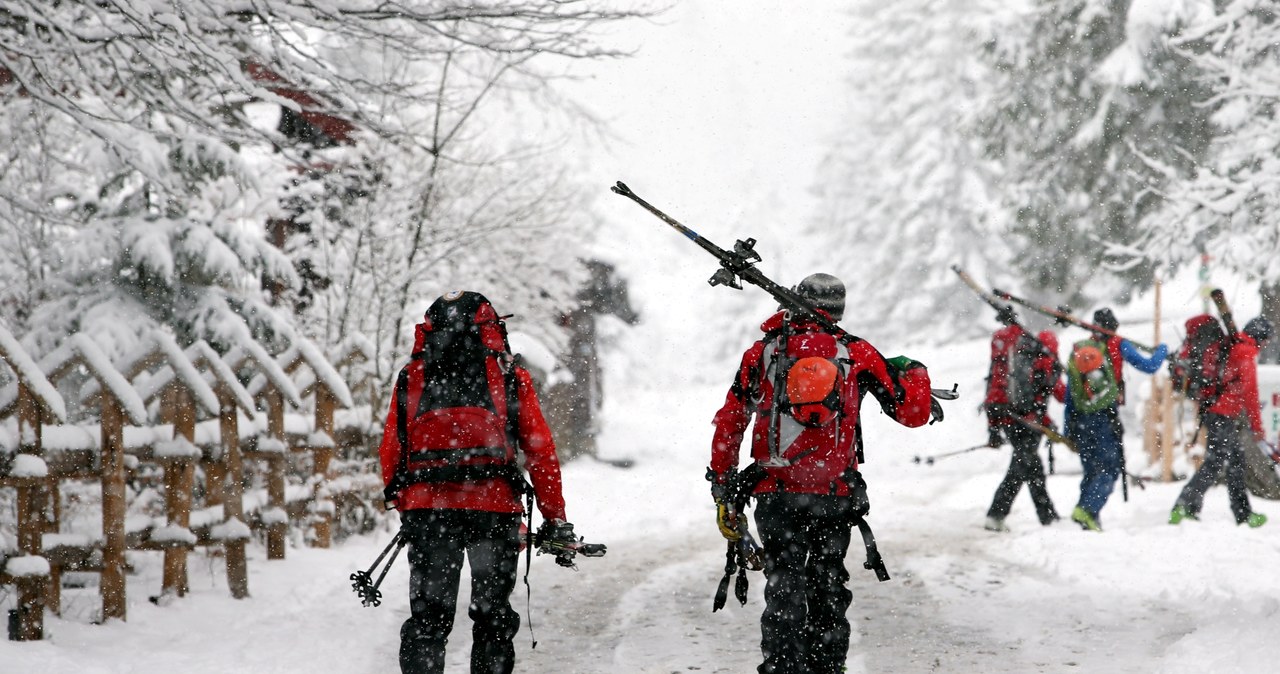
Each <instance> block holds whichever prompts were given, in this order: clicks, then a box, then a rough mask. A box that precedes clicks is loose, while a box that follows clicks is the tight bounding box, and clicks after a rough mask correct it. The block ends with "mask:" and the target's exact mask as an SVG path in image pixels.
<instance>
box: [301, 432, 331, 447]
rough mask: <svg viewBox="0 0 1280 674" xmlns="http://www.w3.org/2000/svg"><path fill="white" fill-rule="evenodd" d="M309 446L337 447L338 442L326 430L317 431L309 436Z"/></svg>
mask: <svg viewBox="0 0 1280 674" xmlns="http://www.w3.org/2000/svg"><path fill="white" fill-rule="evenodd" d="M307 446H308V447H336V446H337V443H335V442H334V441H333V438H331V437H329V434H328V433H325V432H324V431H315V432H314V433H312V434H311V435H308V436H307Z"/></svg>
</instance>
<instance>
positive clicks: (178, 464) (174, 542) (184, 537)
mask: <svg viewBox="0 0 1280 674" xmlns="http://www.w3.org/2000/svg"><path fill="white" fill-rule="evenodd" d="M157 365H164V366H165V367H163V368H161V369H160V370H159V371H157V372H155V373H153V374H152V375H151V376H150V377H148V378H146V380H145V381H143V382H142V383H141V384H140V385H139V386H140V388H139V391H138V393H139V395H140V396H142V399H143V402H150V401H151V400H152V399H154V398H159V399H160V401H161V402H160V421H161V423H167V424H171V425H172V427H173V435H172V437H171V438H170V439H168V440H167V441H163V440H162V441H160V442H156V443H155V444H154V446H153V447H152V457H151V458H153V459H154V460H155V461H156V462H157V463H159V464H160V465H161V466H163V468H164V500H165V519H166V522H165V527H164V528H163V529H162V530H159V531H153V532H152V534H151V541H150V542H149V544H148V546H147V549H160V550H162V551H163V553H164V570H163V575H162V580H161V590H160V592H161V595H162V596H178V597H181V596H185V595H186V593H187V590H188V585H187V554H188V552H189V551H190V549H191V548H192V547H194V546H195V544H196V536H195V534H194V533H192V532H191V529H190V526H191V509H192V506H193V503H192V501H193V492H194V491H195V462H196V461H197V460H198V459H199V458H200V450H199V449H198V448H197V447H196V446H195V437H196V435H195V428H196V417H197V415H198V414H199V411H200V408H203V410H204V411H205V413H206V414H209V415H217V414H218V411H219V405H218V398H217V395H216V394H214V392H213V389H212V388H210V386H209V384H208V383H207V382H206V381H205V379H204V377H203V376H202V375H201V374H200V372H199V370H197V368H196V366H195V364H194V363H193V362H192V361H191V358H190V357H189V356H188V355H187V353H185V352H183V350H182V349H181V348H180V347H179V346H178V344H177V342H175V341H174V339H173V338H172V337H171V336H169V335H168V333H165V332H161V331H154V332H153V333H152V334H151V340H150V344H149V345H148V347H147V348H146V349H145V350H144V351H142V352H140V353H135V354H133V355H132V356H130V357H129V358H127V359H126V362H125V363H123V364H122V365H121V371H122V372H123V374H124V376H125V377H126V378H127V379H129V380H131V381H132V380H134V379H135V378H137V377H138V375H140V374H142V373H143V372H144V371H145V370H147V369H148V368H150V367H153V366H157Z"/></svg>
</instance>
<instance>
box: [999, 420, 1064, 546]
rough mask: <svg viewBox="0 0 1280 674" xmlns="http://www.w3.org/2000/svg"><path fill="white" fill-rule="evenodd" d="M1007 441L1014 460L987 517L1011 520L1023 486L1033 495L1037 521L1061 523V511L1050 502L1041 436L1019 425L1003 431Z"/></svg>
mask: <svg viewBox="0 0 1280 674" xmlns="http://www.w3.org/2000/svg"><path fill="white" fill-rule="evenodd" d="M1004 432H1005V437H1007V438H1009V444H1010V445H1013V458H1012V459H1011V460H1010V461H1009V470H1008V471H1006V472H1005V474H1004V479H1003V480H1001V481H1000V486H998V487H996V494H995V497H994V498H992V499H991V507H990V508H989V509H988V510H987V517H994V518H996V519H998V520H1002V519H1004V518H1006V517H1008V516H1009V511H1010V510H1011V509H1012V508H1013V500H1014V499H1015V498H1017V496H1018V492H1019V491H1020V490H1021V489H1022V484H1023V483H1024V482H1025V483H1026V484H1027V491H1029V492H1031V502H1032V503H1033V504H1034V505H1035V507H1036V517H1037V518H1038V519H1039V520H1040V523H1041V524H1050V523H1052V522H1053V521H1054V520H1056V519H1058V511H1057V510H1054V508H1053V501H1051V500H1049V490H1048V489H1046V488H1045V477H1044V464H1043V463H1041V462H1040V433H1038V432H1036V431H1034V430H1032V429H1030V428H1027V427H1026V426H1023V425H1022V424H1020V423H1018V422H1016V421H1015V422H1013V424H1011V425H1009V426H1005V427H1004Z"/></svg>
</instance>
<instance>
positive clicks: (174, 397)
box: [160, 388, 196, 597]
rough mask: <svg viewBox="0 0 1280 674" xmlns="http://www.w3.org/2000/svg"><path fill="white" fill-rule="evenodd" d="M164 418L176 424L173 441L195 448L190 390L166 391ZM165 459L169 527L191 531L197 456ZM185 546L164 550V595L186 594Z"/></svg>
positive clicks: (194, 424)
mask: <svg viewBox="0 0 1280 674" xmlns="http://www.w3.org/2000/svg"><path fill="white" fill-rule="evenodd" d="M160 410H161V420H162V421H163V422H166V423H170V424H173V444H175V445H177V444H178V443H184V444H186V445H190V446H191V447H192V448H194V447H195V440H196V401H195V397H194V396H193V395H192V394H191V392H190V391H187V390H184V389H180V388H173V389H170V390H168V391H166V394H165V397H164V398H163V399H162V401H161V405H160ZM174 454H175V455H174V456H169V457H165V459H164V502H165V518H166V519H167V520H168V526H170V527H176V528H181V529H186V530H187V531H188V533H190V527H191V508H192V505H193V503H192V500H193V492H194V491H195V468H196V465H195V457H192V456H182V455H177V454H178V453H177V452H175V453H174ZM192 539H194V536H192ZM187 551H188V548H187V547H186V546H177V545H175V546H172V547H166V548H165V551H164V575H163V579H162V581H161V583H160V592H161V594H172V595H175V596H178V597H183V596H186V594H187V590H188V589H189V587H188V584H187Z"/></svg>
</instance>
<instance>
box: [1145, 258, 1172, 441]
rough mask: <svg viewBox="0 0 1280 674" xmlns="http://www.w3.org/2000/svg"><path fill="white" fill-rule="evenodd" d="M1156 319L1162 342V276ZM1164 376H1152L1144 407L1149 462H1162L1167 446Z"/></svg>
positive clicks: (1154, 323) (1157, 286)
mask: <svg viewBox="0 0 1280 674" xmlns="http://www.w3.org/2000/svg"><path fill="white" fill-rule="evenodd" d="M1155 289H1156V292H1155V303H1156V306H1155V319H1154V320H1153V321H1152V327H1153V332H1154V334H1155V342H1154V343H1155V344H1159V343H1160V278H1159V277H1157V278H1156V279H1155ZM1161 379H1162V377H1161V376H1160V373H1159V372H1157V373H1155V374H1154V375H1152V376H1151V395H1150V396H1148V397H1147V404H1146V405H1145V406H1144V409H1143V424H1142V441H1143V447H1144V448H1145V449H1146V450H1147V463H1148V465H1150V464H1155V463H1162V462H1163V459H1162V457H1163V456H1164V453H1165V451H1166V446H1167V445H1168V443H1167V442H1165V441H1164V440H1165V439H1164V438H1161V437H1160V431H1161V429H1162V428H1163V426H1164V422H1163V420H1162V419H1161V417H1160V414H1161V411H1162V410H1163V409H1164V401H1163V399H1162V398H1161V394H1162V392H1163V387H1162V386H1161V385H1160V381H1161Z"/></svg>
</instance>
